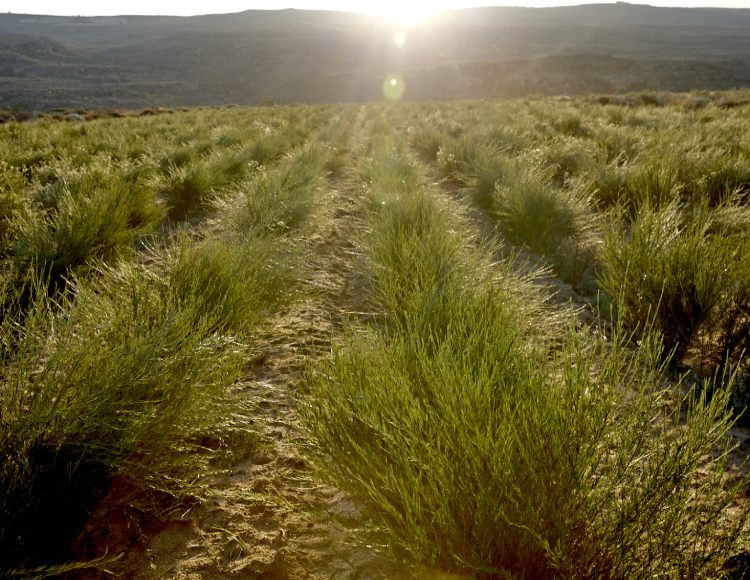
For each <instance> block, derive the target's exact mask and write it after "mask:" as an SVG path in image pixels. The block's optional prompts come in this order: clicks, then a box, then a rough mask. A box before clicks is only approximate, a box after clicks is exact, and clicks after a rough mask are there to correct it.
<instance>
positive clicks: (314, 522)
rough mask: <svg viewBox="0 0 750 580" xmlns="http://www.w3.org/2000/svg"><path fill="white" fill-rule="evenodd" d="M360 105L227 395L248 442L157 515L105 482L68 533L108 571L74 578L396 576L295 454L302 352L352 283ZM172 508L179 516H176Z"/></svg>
mask: <svg viewBox="0 0 750 580" xmlns="http://www.w3.org/2000/svg"><path fill="white" fill-rule="evenodd" d="M363 113H364V109H361V110H360V113H359V115H358V118H357V121H356V122H355V126H354V130H353V132H352V135H351V138H350V141H349V146H348V148H347V149H348V150H347V151H344V152H343V153H342V154H343V155H344V156H345V158H344V161H345V163H344V170H343V171H342V174H341V175H340V176H336V177H333V178H332V179H330V180H329V184H328V187H327V189H326V191H324V192H323V193H322V194H321V195H320V196H319V203H318V207H317V208H316V215H315V216H314V219H311V220H309V221H308V223H307V226H306V230H305V231H304V232H303V235H302V236H301V237H302V239H303V242H302V243H304V244H305V245H306V254H307V258H308V261H309V264H310V276H309V279H308V280H307V284H306V285H305V286H306V287H305V289H304V291H303V292H302V295H301V296H300V298H299V299H298V300H297V301H296V302H295V303H294V304H292V305H291V307H290V308H289V309H288V310H287V311H286V312H283V313H281V314H280V315H278V316H275V317H274V318H273V319H272V320H270V321H269V322H268V323H266V324H264V325H263V327H262V328H260V329H259V330H258V333H257V336H256V337H255V341H254V342H255V343H256V344H257V345H260V346H259V351H258V353H257V356H256V359H255V362H254V364H253V366H252V369H251V371H250V373H249V374H250V376H249V377H248V379H247V380H246V381H244V382H243V383H242V384H241V385H239V387H238V389H237V393H235V395H236V396H238V397H240V398H241V399H242V400H243V406H244V405H245V404H247V405H248V406H249V408H250V409H251V412H250V414H249V415H250V417H252V420H253V426H252V427H253V431H254V432H255V433H256V434H257V440H256V441H255V442H254V443H253V444H252V446H248V452H247V453H245V454H244V457H243V459H242V460H241V461H240V462H239V463H235V464H234V465H232V466H231V469H229V470H227V471H226V472H225V473H224V474H223V475H222V476H221V477H218V478H216V479H215V481H213V482H212V485H211V493H210V494H209V498H208V499H207V500H206V501H200V502H199V501H196V502H194V504H193V505H192V506H191V507H189V509H188V508H186V509H184V510H179V511H175V512H174V513H172V514H171V515H170V516H169V517H167V518H166V521H164V518H162V519H161V520H160V521H158V522H157V521H153V520H151V521H149V520H147V519H144V518H141V517H139V514H137V513H132V512H131V511H129V510H128V508H127V507H125V508H123V505H122V498H123V497H124V496H125V495H126V494H127V490H126V489H121V488H120V487H119V485H118V482H115V484H114V485H113V488H112V490H111V491H110V494H109V496H108V497H107V498H105V499H104V500H103V501H102V502H100V504H99V505H98V507H97V509H96V511H95V513H94V514H93V517H92V519H91V521H90V522H89V524H88V526H87V528H86V530H85V531H84V533H83V534H82V536H81V538H80V539H79V542H78V546H79V553H80V554H82V555H86V556H89V557H90V556H93V555H96V554H101V553H102V552H103V551H104V550H105V549H107V550H108V551H109V553H110V554H112V553H119V552H124V555H123V557H122V558H121V559H120V560H118V561H117V562H113V563H111V564H109V565H108V566H107V569H108V571H109V572H107V571H104V570H99V571H96V572H91V571H89V572H86V573H85V574H79V575H78V577H87V578H92V577H111V576H116V577H123V578H144V579H145V578H165V579H166V578H173V579H178V578H179V579H183V578H184V579H188V578H190V579H198V578H201V579H218V578H226V577H240V578H400V577H407V576H408V575H409V573H408V569H407V568H406V567H405V566H403V565H401V564H399V563H396V562H393V561H391V560H389V559H388V558H387V557H386V556H384V555H383V553H382V552H383V550H382V549H381V548H382V543H381V542H382V540H381V539H379V538H378V537H377V536H376V535H375V532H373V531H371V529H370V526H369V525H368V523H367V522H366V521H365V517H364V516H363V514H362V512H361V509H360V507H359V506H358V505H357V504H356V503H355V502H353V501H352V499H351V498H350V497H349V496H347V495H346V494H345V493H344V492H342V491H340V490H338V489H336V488H334V487H330V486H327V485H325V484H323V483H321V482H320V481H319V480H317V479H316V477H315V475H314V473H313V471H312V468H311V466H310V465H309V464H308V462H307V460H306V459H305V457H304V455H305V452H304V449H305V447H307V446H309V445H311V443H310V442H309V441H308V440H307V439H306V435H305V434H304V433H303V432H302V431H301V430H300V429H299V422H298V416H297V413H296V410H295V402H294V399H295V395H296V393H298V391H299V388H300V384H301V381H302V380H303V377H304V373H305V372H306V369H308V368H309V365H310V363H311V361H314V360H315V359H316V358H318V357H320V356H322V355H324V354H326V353H328V352H330V348H331V341H332V339H333V337H334V336H335V333H336V331H337V329H338V328H339V326H340V324H341V322H342V319H343V317H344V316H345V315H346V312H348V311H350V310H351V309H352V308H353V305H352V300H353V297H356V294H357V292H356V288H352V286H353V285H356V284H355V283H354V282H353V280H354V279H355V275H354V273H353V267H352V262H353V260H354V246H353V243H352V236H353V233H354V231H355V228H356V227H357V226H356V224H357V219H358V218H357V214H358V211H359V209H358V208H359V202H358V200H357V195H356V192H357V181H356V176H355V167H356V163H357V159H358V157H359V155H360V152H361V151H362V150H363V148H364V145H365V140H366V135H365V134H364V131H363V122H364V114H363ZM242 455H243V454H242V453H240V456H242ZM180 512H181V513H180Z"/></svg>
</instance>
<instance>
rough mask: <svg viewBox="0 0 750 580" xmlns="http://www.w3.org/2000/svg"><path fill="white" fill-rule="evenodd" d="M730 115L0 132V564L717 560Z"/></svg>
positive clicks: (518, 104)
mask: <svg viewBox="0 0 750 580" xmlns="http://www.w3.org/2000/svg"><path fill="white" fill-rule="evenodd" d="M81 112H82V113H84V114H85V111H83V110H82V111H81ZM157 112H158V111H149V112H148V113H157ZM748 113H750V93H748V92H745V91H734V92H723V93H712V94H710V95H708V94H706V95H704V96H700V95H697V94H668V93H639V94H631V95H628V96H626V97H601V98H597V99H593V98H590V99H561V98H558V99H542V98H536V99H523V100H522V99H518V100H504V101H481V102H478V101H462V102H453V103H439V102H435V103H424V104H409V103H394V104H390V105H362V106H359V105H357V106H355V105H321V106H308V105H305V106H268V107H259V108H242V107H233V108H223V109H201V110H183V111H178V112H170V113H169V114H167V113H166V112H164V111H162V114H146V115H142V116H124V117H119V115H118V117H116V118H93V115H88V117H89V119H90V120H85V118H86V116H85V115H80V116H78V115H74V116H67V117H66V116H64V115H58V116H57V117H56V118H53V117H47V118H42V119H37V120H35V121H31V122H26V123H19V122H16V121H10V122H7V123H5V124H2V125H0V254H1V255H2V271H1V273H2V278H1V280H0V305H1V306H0V308H1V312H2V317H1V319H0V345H1V347H0V348H1V349H2V351H1V357H2V367H1V369H2V370H1V371H0V449H2V455H1V456H0V577H5V576H6V575H7V576H21V577H44V576H46V575H56V574H67V576H66V577H71V578H72V577H75V578H98V577H107V576H108V575H109V574H112V573H114V574H119V575H122V576H123V577H134V578H149V577H158V578H178V577H187V576H188V575H190V574H197V575H199V576H200V577H202V578H224V577H227V576H229V575H240V576H244V577H260V576H262V575H265V576H266V577H292V578H297V577H311V578H330V577H341V578H354V577H361V576H362V574H364V573H365V572H367V573H369V574H374V575H380V576H382V577H388V578H412V577H415V578H419V577H434V576H435V575H437V574H452V575H455V576H457V577H478V578H479V577H502V576H506V575H507V576H508V577H518V578H558V577H564V578H582V577H583V578H588V577H631V576H639V577H640V576H649V577H651V576H668V577H673V576H674V577H678V576H679V577H700V578H704V577H720V576H721V575H722V574H728V573H732V574H736V576H732V577H741V573H744V572H747V569H748V562H749V561H750V560H749V559H750V538H748V522H747V515H748V513H749V511H748V510H750V503H748V501H747V497H746V496H747V492H748V475H747V469H746V466H745V465H744V463H743V462H744V461H745V460H746V459H747V449H746V444H745V441H746V440H747V439H748V438H750V431H748V429H747V428H746V426H745V423H746V422H745V419H744V416H743V415H742V413H743V412H744V411H745V409H746V405H747V404H748V401H749V400H750V358H748V352H750V115H749V114H748Z"/></svg>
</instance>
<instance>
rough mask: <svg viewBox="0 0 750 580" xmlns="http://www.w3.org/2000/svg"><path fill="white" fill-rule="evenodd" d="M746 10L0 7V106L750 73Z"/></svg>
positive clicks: (594, 83)
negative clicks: (173, 13)
mask: <svg viewBox="0 0 750 580" xmlns="http://www.w3.org/2000/svg"><path fill="white" fill-rule="evenodd" d="M749 30H750V10H729V9H685V8H656V7H650V6H643V5H631V4H626V3H617V4H600V5H597V4H590V5H583V6H575V7H564V8H545V9H532V8H500V7H495V8H478V9H470V10H460V11H451V12H447V13H444V14H443V15H441V16H440V17H436V18H435V19H433V20H432V21H431V22H429V23H427V24H424V25H421V26H417V27H414V28H413V29H410V30H409V31H408V32H407V39H406V44H405V46H403V47H402V48H398V47H396V46H395V45H394V44H393V42H392V36H393V33H394V30H393V29H392V27H391V26H390V25H387V24H385V23H383V22H379V21H377V20H375V19H372V18H369V17H367V16H363V15H360V14H351V13H340V12H327V11H300V10H281V11H262V10H248V11H245V12H241V13H237V14H219V15H206V16H195V17H169V16H116V17H93V18H89V17H54V16H34V15H20V14H3V15H0V107H4V108H13V107H18V108H26V109H51V108H56V107H75V108H97V107H143V106H147V105H166V106H180V105H186V106H194V105H219V104H226V103H240V104H253V103H259V102H262V101H266V100H272V101H275V102H280V103H293V102H311V103H315V102H342V101H345V102H351V101H371V100H378V99H381V98H382V94H381V85H382V82H383V80H384V78H385V77H386V75H388V74H392V73H396V72H397V73H399V74H401V75H402V76H403V77H404V78H405V80H406V84H407V91H406V98H408V99H419V100H423V99H446V98H489V97H499V96H518V95H525V94H529V93H538V94H573V93H583V92H592V91H593V92H620V91H635V90H643V89H649V90H690V89H724V88H732V87H738V86H747V85H748V84H750V62H748V59H747V54H750V34H748V31H749Z"/></svg>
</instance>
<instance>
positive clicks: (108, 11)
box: [0, 0, 750, 21]
mask: <svg viewBox="0 0 750 580" xmlns="http://www.w3.org/2000/svg"><path fill="white" fill-rule="evenodd" d="M615 1H616V0H597V1H592V2H586V1H585V0H506V1H503V0H500V1H497V0H496V1H490V2H482V1H481V0H440V1H437V2H399V1H397V0H389V1H381V2H377V1H371V0H368V1H365V2H347V1H346V0H216V1H214V2H205V1H203V0H185V1H178V0H156V1H150V0H119V1H115V2H107V4H106V6H103V5H102V3H101V2H99V1H96V0H72V1H69V2H65V3H64V4H62V5H61V3H60V2H59V1H57V0H8V1H6V2H3V4H2V5H0V11H2V12H11V13H19V14H37V15H54V16H115V15H165V16H166V15H171V16H194V15H202V14H225V13H232V12H242V11H245V10H253V9H256V10H281V9H285V8H297V9H303V10H335V11H341V12H363V13H369V14H374V15H378V16H384V17H387V18H391V19H394V20H411V21H413V20H419V19H420V18H421V17H427V16H429V15H430V14H434V13H436V12H439V11H443V10H451V9H461V8H474V7H479V6H526V7H531V8H545V7H552V6H575V5H581V4H614V3H615ZM631 3H632V4H645V5H650V6H661V7H668V8H679V7H687V8H750V0H679V1H678V2H666V1H659V0H655V1H652V2H631Z"/></svg>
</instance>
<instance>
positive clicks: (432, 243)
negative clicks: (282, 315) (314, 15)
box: [301, 159, 746, 578]
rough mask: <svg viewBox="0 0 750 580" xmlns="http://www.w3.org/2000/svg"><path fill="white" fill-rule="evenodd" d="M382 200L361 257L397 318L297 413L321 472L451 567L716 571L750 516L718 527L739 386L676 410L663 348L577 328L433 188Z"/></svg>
mask: <svg viewBox="0 0 750 580" xmlns="http://www.w3.org/2000/svg"><path fill="white" fill-rule="evenodd" d="M383 162H384V163H387V160H384V161H383ZM399 163H400V161H399V160H398V159H395V160H394V165H393V166H391V167H379V168H376V169H377V174H378V175H384V176H385V178H386V179H387V180H388V181H389V182H390V181H392V174H398V170H397V166H398V164H399ZM368 175H372V173H370V174H368ZM369 187H371V188H373V189H375V190H377V189H379V183H378V182H377V181H373V182H371V183H369ZM383 201H384V203H383V204H381V205H380V206H374V207H375V209H374V211H373V215H372V216H371V218H370V221H369V223H368V226H367V227H366V228H365V230H366V232H367V233H366V234H365V235H364V236H363V238H362V243H363V245H364V247H363V248H362V251H363V253H364V255H365V256H366V258H367V264H368V271H369V272H370V283H371V286H372V287H371V289H370V293H369V295H370V299H371V301H372V303H373V305H376V306H378V307H379V308H380V309H382V311H383V314H384V315H385V324H378V325H373V326H370V327H367V326H364V325H360V324H356V323H352V324H351V325H350V326H349V328H348V330H347V332H346V333H345V335H344V337H343V339H342V341H341V342H340V344H339V346H338V347H337V348H335V350H334V352H333V354H332V355H331V356H330V357H329V358H328V359H325V360H323V361H322V362H321V363H320V365H319V366H318V367H317V368H316V370H315V372H314V373H312V374H311V375H310V378H309V380H308V393H307V395H306V396H305V397H304V398H303V400H302V402H301V410H302V413H303V415H304V419H305V424H306V426H307V428H308V429H309V430H310V431H311V432H312V433H313V434H314V436H315V438H316V441H317V442H318V444H319V446H320V449H321V453H320V456H319V457H318V459H319V466H320V468H321V469H322V470H323V471H324V472H325V473H327V474H328V475H329V477H331V478H332V479H333V480H334V481H335V482H336V483H337V484H338V485H340V486H342V487H343V488H345V489H347V490H350V491H351V492H352V493H354V494H355V495H356V496H358V497H361V498H364V499H365V500H366V501H367V503H368V505H369V506H370V508H371V510H372V513H373V514H374V516H375V517H376V518H377V520H378V521H379V522H380V523H381V524H382V526H383V528H384V529H385V530H386V531H387V532H388V533H389V534H391V536H392V537H393V539H394V542H395V545H396V546H397V549H401V550H405V551H406V552H407V553H408V554H409V555H410V556H411V557H413V558H414V559H416V560H417V561H419V562H422V563H424V564H427V565H428V566H431V567H434V568H437V569H440V570H446V571H449V572H456V573H459V574H468V575H471V576H476V577H505V576H508V577H519V578H554V577H590V576H603V577H624V576H630V575H636V574H647V575H651V576H659V575H662V576H669V575H676V576H679V575H701V576H711V575H718V574H719V573H720V570H721V568H722V566H723V564H724V562H725V560H726V558H727V557H728V556H729V555H731V554H732V553H733V550H735V549H736V546H737V544H738V539H737V537H736V534H737V532H738V530H740V529H742V528H743V526H744V525H745V512H746V510H744V511H742V512H737V513H735V514H734V516H733V517H730V518H729V520H725V519H723V518H724V517H725V516H726V514H727V508H728V506H729V505H730V504H731V502H732V501H733V500H734V498H736V497H737V496H738V494H739V493H740V491H741V485H743V484H737V485H734V486H730V487H729V488H727V487H726V486H725V482H724V481H723V472H724V471H723V470H724V466H725V463H726V454H723V453H720V454H719V455H718V456H717V455H712V453H713V451H714V450H715V449H716V448H717V447H718V448H719V449H724V448H725V445H726V433H727V430H728V429H729V426H730V420H729V418H728V416H727V415H726V413H725V411H724V405H725V404H726V401H727V400H728V392H729V390H728V388H726V387H722V386H717V389H716V395H715V398H714V399H712V400H711V401H710V402H708V401H707V400H705V399H698V398H695V397H693V396H692V395H689V396H688V397H687V398H686V399H684V400H679V401H672V402H670V403H669V404H665V403H667V402H668V401H670V395H669V393H670V392H671V391H668V390H667V388H666V383H665V382H664V380H663V377H662V370H663V369H662V367H661V366H660V363H659V357H660V353H661V344H660V342H659V341H658V340H657V339H655V338H654V337H653V336H652V335H645V336H643V338H642V343H641V346H640V348H639V349H638V350H637V351H635V352H628V351H627V350H626V347H625V343H626V341H625V340H624V339H625V338H626V336H625V335H624V334H623V333H622V332H621V330H620V329H616V331H615V332H614V334H613V335H612V336H611V338H610V340H609V341H607V340H606V339H605V338H604V335H603V334H599V335H596V336H591V335H589V334H588V333H587V332H577V331H574V330H568V331H566V330H565V328H564V327H560V326H558V323H557V322H556V317H555V316H554V315H552V312H551V311H549V310H547V309H546V308H545V307H544V306H543V305H542V298H541V297H540V296H539V294H538V293H537V292H535V291H533V290H532V286H531V285H530V284H529V283H528V282H527V281H525V280H523V279H521V278H519V276H518V274H516V273H514V271H513V268H512V265H511V264H509V263H501V264H495V265H494V266H490V264H489V258H487V257H485V256H484V254H483V253H482V252H476V251H474V250H469V249H468V248H467V247H466V246H464V245H463V244H462V243H461V240H460V239H458V238H457V237H456V234H455V233H454V232H455V224H456V221H455V220H453V219H451V218H450V217H449V216H448V215H447V214H445V213H443V212H442V211H441V210H440V209H439V205H438V204H437V203H436V202H434V201H432V200H431V198H430V197H429V194H428V193H427V192H426V191H424V190H420V189H419V187H417V188H414V189H412V190H411V191H405V192H401V193H396V194H392V195H390V196H387V197H384V199H383ZM378 207H379V208H380V209H379V210H378V209H377V208H378ZM540 320H544V321H545V322H544V323H541V324H540V322H539V321H540ZM542 326H543V329H544V330H542V328H541V327H542ZM545 335H546V336H545ZM551 336H556V337H559V338H560V339H561V340H560V342H558V343H555V344H556V347H555V349H554V350H552V351H550V350H549V344H550V343H549V337H551ZM597 336H598V337H597ZM683 411H687V416H688V419H687V422H686V423H683V424H682V426H680V427H678V424H679V423H680V419H681V415H682V412H683ZM706 473H708V474H710V475H708V476H706V475H705V474H706Z"/></svg>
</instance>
